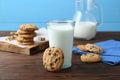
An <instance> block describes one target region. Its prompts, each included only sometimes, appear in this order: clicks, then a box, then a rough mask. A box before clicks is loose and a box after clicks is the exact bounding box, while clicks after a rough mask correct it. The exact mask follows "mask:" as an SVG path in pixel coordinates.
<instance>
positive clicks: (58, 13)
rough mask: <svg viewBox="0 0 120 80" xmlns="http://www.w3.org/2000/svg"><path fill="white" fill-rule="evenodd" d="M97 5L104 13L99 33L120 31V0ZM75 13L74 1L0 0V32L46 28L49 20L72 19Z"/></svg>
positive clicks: (108, 0) (97, 1) (102, 0)
mask: <svg viewBox="0 0 120 80" xmlns="http://www.w3.org/2000/svg"><path fill="white" fill-rule="evenodd" d="M96 3H97V4H99V5H100V6H101V9H102V13H103V17H102V18H103V23H102V24H101V25H100V26H99V27H98V31H120V0H96ZM74 13H75V3H74V0H0V31H2V30H6V31H8V30H17V29H18V28H19V26H20V25H21V24H24V23H32V24H36V25H37V26H38V27H45V26H46V22H47V21H48V20H54V19H55V20H56V19H57V20H58V19H72V18H73V16H74ZM97 15H98V14H97Z"/></svg>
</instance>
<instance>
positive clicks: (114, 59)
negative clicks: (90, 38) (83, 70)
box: [72, 40, 120, 65]
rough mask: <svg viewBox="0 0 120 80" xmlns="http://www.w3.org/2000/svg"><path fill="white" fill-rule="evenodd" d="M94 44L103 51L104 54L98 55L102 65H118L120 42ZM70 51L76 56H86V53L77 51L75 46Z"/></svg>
mask: <svg viewBox="0 0 120 80" xmlns="http://www.w3.org/2000/svg"><path fill="white" fill-rule="evenodd" d="M95 44H96V45H98V46H100V47H102V48H103V49H104V53H103V54H101V55H100V56H101V58H102V62H103V63H106V64H109V65H117V64H120V41H116V40H107V41H103V42H98V43H95ZM72 51H73V53H76V54H88V52H83V51H81V50H79V49H77V48H76V46H74V47H73V49H72Z"/></svg>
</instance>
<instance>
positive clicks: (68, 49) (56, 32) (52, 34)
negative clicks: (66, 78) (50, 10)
mask: <svg viewBox="0 0 120 80" xmlns="http://www.w3.org/2000/svg"><path fill="white" fill-rule="evenodd" d="M47 30H48V37H49V46H50V47H59V48H61V49H62V50H63V53H64V63H63V66H62V69H65V68H69V67H71V65H72V63H71V62H72V46H73V34H74V22H73V21H50V22H48V23H47Z"/></svg>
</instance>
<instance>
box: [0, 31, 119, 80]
mask: <svg viewBox="0 0 120 80" xmlns="http://www.w3.org/2000/svg"><path fill="white" fill-rule="evenodd" d="M2 35H4V36H5V35H8V32H0V36H2ZM109 39H116V40H120V32H99V33H97V35H96V38H95V39H93V40H90V41H83V40H77V39H75V40H74V45H77V44H85V43H88V42H89V43H94V42H99V41H104V40H109ZM42 55H43V52H39V53H38V54H36V55H32V56H27V55H22V54H13V53H10V52H3V51H0V80H119V79H120V65H117V66H110V65H106V64H103V63H101V62H100V63H92V64H87V63H82V62H81V61H80V59H79V57H80V55H77V54H73V59H72V67H71V68H69V69H66V70H61V71H60V72H58V73H53V72H47V71H46V70H45V69H44V68H43V65H42Z"/></svg>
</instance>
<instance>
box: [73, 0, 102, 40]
mask: <svg viewBox="0 0 120 80" xmlns="http://www.w3.org/2000/svg"><path fill="white" fill-rule="evenodd" d="M75 4H76V12H75V16H74V18H73V20H74V21H75V28H74V37H75V38H78V39H83V40H90V39H93V38H95V35H96V32H97V26H98V25H99V24H100V23H101V15H102V14H101V9H100V7H99V6H98V5H96V3H95V1H94V0H75ZM95 8H96V9H97V11H98V13H99V15H98V16H97V17H96V16H95V13H94V12H95V11H94V10H95Z"/></svg>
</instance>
